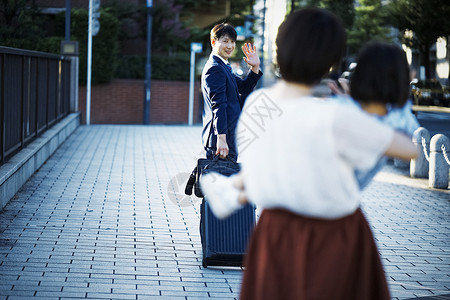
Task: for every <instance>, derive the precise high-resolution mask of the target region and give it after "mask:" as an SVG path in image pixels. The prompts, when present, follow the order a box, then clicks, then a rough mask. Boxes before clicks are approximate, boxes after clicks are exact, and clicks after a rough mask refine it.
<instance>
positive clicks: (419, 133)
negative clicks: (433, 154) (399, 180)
mask: <svg viewBox="0 0 450 300" xmlns="http://www.w3.org/2000/svg"><path fill="white" fill-rule="evenodd" d="M422 139H424V143H425V149H424V147H423V145H422ZM412 142H413V143H414V145H416V146H417V149H418V150H419V155H418V156H417V158H415V159H411V163H410V165H409V172H410V175H411V177H415V178H427V177H428V166H429V163H428V159H427V156H428V153H429V149H430V132H429V131H428V130H427V129H426V128H423V127H419V128H417V129H416V131H414V134H413V137H412ZM425 151H426V153H425Z"/></svg>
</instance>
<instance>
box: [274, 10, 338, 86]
mask: <svg viewBox="0 0 450 300" xmlns="http://www.w3.org/2000/svg"><path fill="white" fill-rule="evenodd" d="M345 41H346V37H345V30H344V27H343V25H342V22H341V21H340V20H339V19H338V18H337V17H336V16H335V15H334V14H332V13H331V12H329V11H327V10H324V9H318V8H306V9H302V10H299V11H296V12H294V13H292V14H290V15H289V16H288V17H287V19H286V20H285V21H284V22H283V23H282V24H281V25H280V28H279V29H278V35H277V39H276V44H277V61H278V66H279V68H280V73H281V76H282V77H283V78H284V79H285V80H286V81H290V82H296V83H303V84H307V85H312V84H315V83H318V82H320V79H321V78H322V77H323V76H324V75H325V74H327V73H328V72H329V70H330V68H331V67H332V66H333V65H335V64H337V63H339V61H340V60H341V58H342V56H343V54H344V53H345V44H346V42H345Z"/></svg>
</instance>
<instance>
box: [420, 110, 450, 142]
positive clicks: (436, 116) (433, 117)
mask: <svg viewBox="0 0 450 300" xmlns="http://www.w3.org/2000/svg"><path fill="white" fill-rule="evenodd" d="M417 119H418V120H419V123H420V125H421V126H422V127H425V128H426V129H428V131H430V135H431V137H432V136H433V135H435V134H438V133H442V134H445V135H446V136H447V137H448V138H450V113H448V112H425V111H418V112H417Z"/></svg>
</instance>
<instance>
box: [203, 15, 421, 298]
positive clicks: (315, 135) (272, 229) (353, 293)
mask: <svg viewBox="0 0 450 300" xmlns="http://www.w3.org/2000/svg"><path fill="white" fill-rule="evenodd" d="M276 44H277V60H278V64H279V68H280V73H281V76H282V79H281V80H280V81H279V82H277V83H276V84H275V85H274V86H272V87H270V88H265V89H261V90H258V91H256V92H254V93H252V94H251V95H250V96H249V99H247V102H246V104H245V106H244V111H243V113H242V114H241V117H240V120H239V124H238V128H237V134H239V133H242V132H243V133H245V132H247V133H248V132H251V133H252V137H253V139H252V140H251V141H252V142H251V143H238V148H243V149H240V155H241V161H242V170H241V172H240V173H238V174H237V175H234V176H231V177H225V176H221V175H219V174H213V173H210V174H208V175H205V176H203V177H202V178H201V181H200V184H201V188H202V190H203V192H204V194H205V198H206V199H207V201H209V202H210V204H211V208H212V210H213V212H214V213H215V214H216V216H218V217H219V218H225V217H227V216H228V215H230V214H231V213H233V212H234V211H235V210H236V209H238V208H239V207H240V206H241V205H242V204H243V203H245V202H252V203H254V204H256V205H257V206H258V207H259V208H260V209H263V211H262V213H261V216H260V219H259V221H258V223H257V225H256V227H255V230H254V232H253V235H252V238H251V241H250V244H249V246H248V249H247V255H246V258H245V263H244V265H245V270H244V276H243V280H242V287H241V292H240V298H241V299H252V300H253V299H307V300H310V299H317V300H322V299H334V300H339V299H342V300H344V299H345V300H348V299H358V300H359V299H390V296H389V291H388V287H387V283H386V278H385V275H384V271H383V267H382V265H381V262H380V257H379V254H378V251H377V247H376V244H375V241H374V239H373V236H372V232H371V230H370V227H369V225H368V223H367V221H366V218H365V216H364V214H363V213H362V211H361V209H360V200H359V197H360V191H359V186H358V182H357V179H356V177H355V170H357V169H359V170H369V169H371V168H373V167H374V166H375V164H376V163H377V161H378V160H379V159H380V157H382V156H383V155H387V156H391V157H396V158H400V159H405V160H407V159H410V158H413V157H415V156H416V155H417V149H416V147H415V146H414V145H413V143H412V142H411V141H410V139H409V138H408V137H407V136H404V135H402V134H401V133H398V132H396V131H394V130H393V129H392V128H391V127H389V126H387V125H385V124H382V123H381V122H380V121H379V120H377V119H376V118H374V117H372V116H370V115H369V114H367V113H365V112H363V111H362V110H361V109H359V108H357V107H353V106H350V105H342V104H340V103H336V102H333V101H326V100H321V99H318V98H315V97H313V96H312V91H313V87H314V85H316V84H318V83H319V82H320V80H321V78H322V77H323V76H325V75H326V74H328V72H329V70H330V68H331V67H332V66H333V65H335V64H337V63H339V60H340V59H341V56H342V54H343V52H344V49H345V33H344V29H343V26H342V24H341V22H340V21H339V20H338V19H337V18H336V17H335V16H334V15H333V14H332V13H330V12H328V11H326V10H322V9H314V8H308V9H304V10H300V11H297V12H294V13H292V14H291V15H289V16H288V18H287V19H286V20H285V21H284V23H283V24H282V25H281V26H280V28H279V32H278V36H277V40H276ZM268 104H271V105H272V106H273V107H276V109H277V112H278V114H273V115H272V117H271V118H270V119H267V120H266V122H265V123H264V124H262V123H261V122H259V123H258V119H257V118H255V115H254V114H252V112H253V109H254V108H255V107H258V108H261V107H264V105H266V106H267V105H268ZM246 137H248V136H246ZM243 140H244V141H248V140H249V139H243ZM244 146H245V148H244ZM241 150H242V151H241Z"/></svg>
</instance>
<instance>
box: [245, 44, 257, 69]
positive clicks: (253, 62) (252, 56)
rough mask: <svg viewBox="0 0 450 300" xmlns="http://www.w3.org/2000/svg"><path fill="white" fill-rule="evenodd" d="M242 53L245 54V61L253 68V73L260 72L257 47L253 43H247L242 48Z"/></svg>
mask: <svg viewBox="0 0 450 300" xmlns="http://www.w3.org/2000/svg"><path fill="white" fill-rule="evenodd" d="M242 52H244V54H245V57H244V61H245V62H246V63H247V64H249V65H250V66H251V67H252V71H253V72H255V73H258V72H259V64H260V61H259V56H258V53H257V52H256V47H255V46H253V45H252V44H251V43H245V44H244V45H243V46H242Z"/></svg>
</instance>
